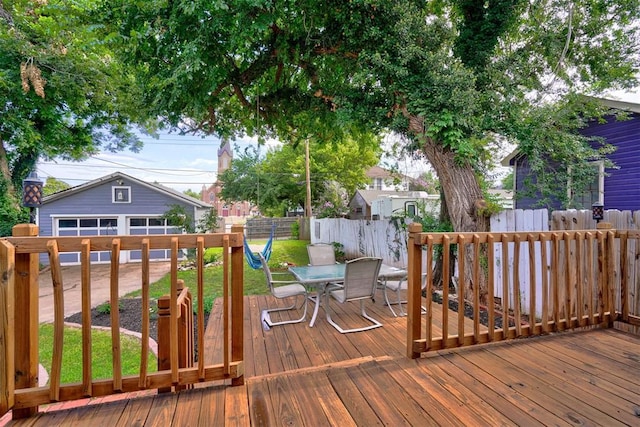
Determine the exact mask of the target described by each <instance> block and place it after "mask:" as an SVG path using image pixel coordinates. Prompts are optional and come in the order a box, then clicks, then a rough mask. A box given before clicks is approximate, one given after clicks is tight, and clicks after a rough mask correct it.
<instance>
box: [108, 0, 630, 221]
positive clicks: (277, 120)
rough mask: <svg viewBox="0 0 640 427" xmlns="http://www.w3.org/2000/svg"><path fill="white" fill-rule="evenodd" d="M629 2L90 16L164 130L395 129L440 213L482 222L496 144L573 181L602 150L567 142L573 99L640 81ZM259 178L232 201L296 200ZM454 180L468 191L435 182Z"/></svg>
mask: <svg viewBox="0 0 640 427" xmlns="http://www.w3.org/2000/svg"><path fill="white" fill-rule="evenodd" d="M639 3H640V2H639V1H638V0H629V1H619V2H602V1H600V0H577V1H572V2H570V3H567V2H566V1H563V0H550V1H546V2H524V1H523V0H496V1H490V2H477V1H473V0H451V1H436V2H416V1H413V0H397V1H387V2H372V1H350V2H344V1H342V0H328V1H324V2H313V1H303V2H298V3H295V4H292V3H291V2H287V1H284V0H275V1H273V2H266V3H265V2H239V3H238V2H236V3H234V4H233V7H230V5H229V4H228V3H227V2H214V3H212V2H209V1H204V0H196V1H194V2H191V3H189V5H188V7H185V3H184V2H132V1H127V0H104V1H103V2H101V6H102V8H101V10H100V16H102V17H103V19H104V23H105V27H104V28H105V35H107V36H108V37H107V39H108V40H109V41H110V42H113V43H114V45H115V46H117V47H119V49H118V52H119V54H120V55H121V57H122V58H124V59H125V60H126V62H127V64H130V65H131V66H132V67H136V68H137V70H138V71H140V73H141V76H142V79H143V80H144V83H145V87H144V93H143V96H142V97H141V98H140V99H141V101H142V102H143V103H144V104H145V105H149V106H150V108H152V109H153V113H154V115H155V116H157V117H163V118H165V120H166V122H167V123H168V124H169V125H170V126H174V127H178V128H180V129H181V130H183V131H189V130H193V131H199V132H204V133H212V132H218V133H220V134H222V136H231V135H240V134H244V133H248V134H250V135H259V137H260V138H261V139H263V140H264V139H266V138H269V137H278V138H279V139H280V140H281V141H288V142H291V143H292V144H293V147H294V148H295V147H296V146H297V145H300V144H301V143H302V142H303V141H305V140H307V139H309V138H313V139H315V140H317V141H322V142H324V143H326V144H327V145H330V144H331V143H334V142H340V144H339V145H342V144H343V143H344V142H345V141H346V140H347V136H351V137H352V138H353V139H354V140H358V137H357V136H358V135H360V134H363V133H366V132H369V133H373V134H378V133H380V132H382V131H384V132H386V133H395V134H396V135H398V136H399V137H400V139H401V141H402V143H403V144H404V149H405V150H406V152H407V153H410V154H412V155H415V156H416V157H419V158H426V159H427V160H428V161H429V162H430V163H431V165H432V166H433V168H434V170H435V172H436V174H437V175H438V176H439V177H440V179H441V185H442V191H443V192H444V193H445V194H446V195H447V196H448V197H447V199H448V200H452V201H453V200H456V201H455V203H457V204H460V205H461V206H450V208H451V209H450V212H451V213H452V215H454V217H453V218H452V224H453V225H454V227H456V229H461V228H464V227H467V226H468V224H480V225H482V224H485V223H486V221H484V218H473V216H474V215H475V212H476V211H477V210H476V209H475V208H474V206H473V203H475V201H476V200H477V199H478V198H481V197H482V190H481V188H480V183H479V182H475V181H474V179H475V177H476V176H478V175H480V174H483V173H486V171H487V169H488V162H489V161H490V159H491V156H490V153H491V152H492V151H493V149H494V148H495V147H494V146H492V145H491V144H490V143H491V141H493V140H496V138H495V136H496V135H501V136H502V137H503V138H501V139H500V140H507V141H509V142H512V143H517V144H520V145H521V146H522V147H523V148H524V150H525V152H533V153H534V154H540V159H544V156H545V155H547V156H551V155H553V156H554V157H555V156H556V155H558V156H560V157H562V156H564V157H562V158H561V159H559V160H558V162H559V163H558V165H559V166H558V168H557V170H565V174H567V173H569V172H566V171H567V170H569V168H567V167H566V166H568V165H572V166H574V167H573V168H571V170H572V171H573V172H571V174H574V175H576V176H575V179H576V180H575V183H576V184H578V181H580V180H581V179H582V177H581V176H579V174H580V173H579V172H577V170H580V169H581V168H582V167H583V166H584V164H585V162H586V161H588V160H593V159H594V158H600V157H599V156H601V155H602V154H604V152H602V151H600V150H595V152H594V151H591V152H589V150H588V144H587V143H588V141H586V140H584V139H581V138H579V137H576V131H577V130H578V129H579V126H575V124H576V123H577V119H576V117H578V116H580V117H582V118H583V119H584V120H587V119H588V118H590V117H596V116H595V115H594V114H593V113H594V111H593V109H590V108H585V105H584V103H579V102H576V100H577V99H579V97H578V96H577V95H578V94H594V95H598V94H600V93H602V91H604V90H607V89H620V88H630V87H633V86H634V85H637V80H636V72H637V69H638V68H639V66H640V58H639V57H638V55H637V46H638V39H639V36H640V34H639V33H640V27H638V25H637V22H638V19H639V18H640V7H639V6H640V4H639ZM301 11H303V13H302V12H301ZM611 23H615V25H613V26H612V24H611ZM576 113H580V114H576ZM584 123H585V121H583V122H582V125H584ZM363 130H364V132H363ZM332 148H333V147H332ZM313 151H314V150H312V152H313ZM576 153H577V154H576ZM344 157H345V158H348V159H349V161H351V162H353V161H354V159H357V158H358V157H357V156H353V155H350V156H349V157H347V156H344ZM545 161H546V162H549V161H550V160H549V159H547V160H541V162H545ZM539 164H540V165H542V163H539ZM355 169H358V168H355ZM540 170H542V168H540ZM259 172H262V175H260V174H258V173H254V174H253V176H252V178H250V180H251V181H250V182H252V183H253V184H254V187H256V185H255V183H256V182H260V185H259V187H260V188H261V191H260V196H259V197H258V196H257V191H254V192H253V194H254V198H246V197H240V194H241V193H240V192H236V193H235V196H236V197H239V199H237V200H252V201H254V200H255V201H259V205H260V208H261V209H263V211H264V212H267V211H268V210H269V211H272V212H276V211H280V212H282V211H283V210H284V209H285V208H286V207H287V206H297V205H301V203H300V200H301V197H300V194H301V192H300V191H299V190H300V189H298V192H296V191H294V188H293V187H292V186H291V184H292V183H291V182H290V181H285V180H284V176H285V175H284V174H285V173H292V172H294V171H292V170H290V169H286V168H284V167H282V164H279V167H277V168H271V169H263V170H260V171H259ZM312 172H313V170H312ZM321 172H322V171H321ZM268 173H282V174H283V175H281V176H280V175H278V176H277V177H273V178H269V175H267V174H268ZM294 173H295V172H294ZM297 173H300V172H297ZM452 174H453V175H455V176H456V177H461V181H463V182H464V184H462V185H456V183H455V182H454V180H452V179H443V177H445V176H447V175H449V176H450V175H452ZM321 176H322V177H323V181H329V180H330V178H329V177H328V176H327V177H325V176H324V175H321ZM257 178H259V180H258V179H257ZM567 178H569V177H568V176H567ZM571 178H574V177H573V176H572V177H571ZM269 180H272V181H274V182H273V183H269V184H268V181H269ZM231 181H232V180H227V181H225V182H229V183H230V182H231ZM335 181H338V182H341V181H340V180H337V179H336V180H335ZM556 183H557V181H556ZM573 183H574V180H573V179H572V184H573ZM285 187H286V189H287V190H289V191H290V193H286V194H289V196H287V198H286V202H280V203H281V204H280V205H279V204H278V203H277V201H280V200H283V199H278V198H277V196H276V195H281V194H285V189H284V188H285ZM345 187H346V186H345ZM547 187H548V188H549V189H551V186H550V185H547ZM556 187H557V189H564V186H563V185H561V186H557V185H556ZM272 190H273V191H272ZM460 192H464V193H465V194H464V195H463V197H455V198H454V197H452V195H454V194H459V193H460ZM263 193H264V194H263ZM319 194H322V193H321V190H320V189H318V188H315V187H314V199H315V201H316V202H319V203H315V205H321V204H322V203H324V202H325V201H329V199H328V198H323V197H320V196H318V195H319ZM230 196H234V195H233V194H231V195H230ZM229 200H231V198H229ZM330 201H331V202H332V203H335V201H333V200H330ZM460 231H471V230H462V229H461V230H460Z"/></svg>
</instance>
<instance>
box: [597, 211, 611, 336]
mask: <svg viewBox="0 0 640 427" xmlns="http://www.w3.org/2000/svg"><path fill="white" fill-rule="evenodd" d="M612 228H613V224H612V223H610V222H599V223H597V224H596V229H598V230H601V231H602V232H603V233H604V235H605V239H604V248H603V249H604V251H603V253H601V254H599V256H598V267H599V269H600V274H599V276H600V277H601V278H602V288H601V289H602V296H601V297H602V301H600V302H599V304H600V307H601V309H600V314H601V316H600V319H599V320H600V323H601V324H603V325H606V326H611V325H612V324H613V314H614V313H613V311H612V310H611V307H612V306H613V305H614V303H613V298H612V296H611V290H612V289H613V274H614V271H613V269H612V267H613V266H612V262H613V260H614V259H615V257H614V255H613V250H614V243H615V242H614V238H613V236H614V235H615V233H612ZM607 311H609V319H610V320H609V322H605V316H604V313H606V312H607ZM614 311H615V309H614Z"/></svg>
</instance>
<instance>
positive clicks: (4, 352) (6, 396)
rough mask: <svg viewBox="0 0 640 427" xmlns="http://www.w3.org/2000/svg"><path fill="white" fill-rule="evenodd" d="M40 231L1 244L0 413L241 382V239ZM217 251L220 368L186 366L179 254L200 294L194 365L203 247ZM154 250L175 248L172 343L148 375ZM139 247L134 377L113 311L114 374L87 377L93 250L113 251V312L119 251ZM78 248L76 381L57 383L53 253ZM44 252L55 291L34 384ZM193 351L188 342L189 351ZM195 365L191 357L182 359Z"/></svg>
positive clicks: (59, 323)
mask: <svg viewBox="0 0 640 427" xmlns="http://www.w3.org/2000/svg"><path fill="white" fill-rule="evenodd" d="M37 233H38V229H37V226H35V225H31V224H25V225H19V226H16V227H15V228H14V237H11V238H4V239H0V313H2V315H1V317H0V322H1V323H0V357H2V360H1V361H0V414H4V413H5V412H6V411H7V410H9V409H13V418H21V417H25V416H29V415H32V414H34V413H35V412H37V407H38V405H41V404H45V403H49V402H56V401H67V400H74V399H80V398H84V397H97V396H105V395H110V394H114V393H122V392H132V391H138V390H145V389H164V390H167V389H176V388H177V389H179V388H183V387H184V386H187V385H189V384H194V383H198V382H203V381H217V380H229V379H230V380H231V383H232V385H240V384H242V383H243V382H244V376H243V375H244V367H243V326H242V325H243V299H242V295H243V263H244V254H243V242H242V239H243V235H242V232H241V230H240V232H238V230H237V229H236V230H235V231H234V232H232V233H226V234H225V233H217V234H180V235H153V236H151V235H148V236H108V237H106V236H104V237H103V236H90V237H89V236H87V237H37ZM210 247H221V248H223V265H224V267H223V270H224V274H223V279H222V281H223V299H224V304H223V307H224V314H223V316H224V321H223V329H224V330H223V331H220V334H219V335H220V336H221V337H222V338H223V339H224V345H223V352H224V354H223V356H222V360H223V362H222V363H221V364H219V365H207V366H205V364H204V363H200V362H199V363H197V364H193V363H191V364H189V363H187V362H186V361H185V360H183V361H182V364H181V361H180V358H181V356H180V351H179V349H180V348H181V346H180V345H179V344H180V341H181V338H180V334H179V327H178V325H179V321H180V317H181V316H182V314H181V311H180V310H181V306H183V305H184V304H183V303H184V301H185V298H187V295H186V294H184V293H182V292H178V258H179V256H180V254H181V251H182V250H183V249H195V254H196V255H195V257H196V263H195V264H196V268H197V279H196V283H194V284H190V285H191V286H192V287H193V288H194V289H195V290H196V293H197V296H196V298H197V302H198V303H197V319H198V323H197V334H198V339H199V343H200V346H199V349H198V351H199V357H198V360H199V361H203V360H205V354H204V352H205V345H203V340H204V329H205V325H204V317H205V316H204V307H203V300H204V294H203V289H204V286H205V283H204V260H203V256H204V251H205V248H210ZM155 249H170V250H171V273H170V277H171V292H170V295H169V305H168V312H169V316H168V317H169V322H168V324H169V326H168V328H169V333H168V336H166V337H165V338H166V340H168V342H169V347H168V348H169V350H168V356H167V359H168V360H165V361H164V362H163V367H162V368H161V369H160V370H158V371H157V372H151V373H150V372H148V367H147V360H148V358H147V355H148V351H149V348H148V341H149V301H150V296H149V285H150V283H149V262H150V253H151V251H152V250H155ZM124 250H139V251H141V253H142V263H141V280H140V282H141V292H142V301H143V310H142V343H141V364H140V370H139V373H138V375H134V376H123V374H122V366H121V357H122V356H121V349H120V331H119V329H120V320H119V314H118V310H111V331H112V357H113V377H112V378H109V379H100V380H95V379H93V378H92V372H91V362H92V360H93V358H95V357H100V356H101V355H94V354H92V351H91V264H90V258H91V252H94V251H110V252H111V258H110V259H111V260H112V263H111V274H110V303H111V306H112V307H117V306H118V299H119V293H118V285H119V277H118V276H119V274H118V273H119V259H120V256H119V254H120V251H124ZM64 252H79V253H80V254H81V268H82V284H81V286H82V319H83V320H82V342H83V347H82V382H81V383H73V384H61V383H60V371H61V368H62V349H63V334H64V297H65V295H64V293H63V275H62V274H61V269H60V262H59V255H60V254H61V253H64ZM40 254H48V257H49V260H50V266H51V275H52V283H53V295H54V337H53V358H52V359H53V360H52V363H51V366H52V368H51V372H50V381H49V384H48V385H46V386H43V387H38V384H37V379H38V363H39V360H38V327H39V325H38V319H39V312H38V295H39V289H38V270H39V269H38V267H39V264H38V260H39V256H40ZM190 349H191V351H193V346H191V347H190ZM185 357H186V358H191V359H193V354H191V355H186V354H185V355H183V358H185Z"/></svg>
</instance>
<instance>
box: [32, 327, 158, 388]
mask: <svg viewBox="0 0 640 427" xmlns="http://www.w3.org/2000/svg"><path fill="white" fill-rule="evenodd" d="M120 350H121V352H122V353H121V355H122V375H137V374H138V373H139V371H140V340H139V339H138V338H135V337H132V336H129V335H121V336H120ZM91 351H92V354H93V356H94V357H93V359H92V361H91V371H92V377H93V379H105V378H112V377H113V365H112V357H111V332H109V331H103V330H97V329H93V330H92V334H91ZM52 357H53V324H51V323H43V324H41V325H40V363H41V364H42V366H44V368H45V369H46V370H47V372H49V373H50V372H51V361H52ZM147 366H148V368H147V369H148V371H149V372H155V371H156V370H157V366H158V362H157V359H156V356H155V355H154V354H153V353H152V352H149V358H148V365H147ZM60 377H61V378H60V382H61V383H63V384H64V383H74V382H80V381H82V330H81V329H80V328H74V327H65V328H64V344H63V352H62V372H61V374H60Z"/></svg>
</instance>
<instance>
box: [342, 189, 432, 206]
mask: <svg viewBox="0 0 640 427" xmlns="http://www.w3.org/2000/svg"><path fill="white" fill-rule="evenodd" d="M420 193H424V192H422V191H390V190H356V192H355V194H354V195H353V197H352V198H351V200H353V198H354V197H356V195H358V194H359V195H360V197H362V199H363V200H364V201H365V202H366V203H367V205H371V202H372V201H374V200H375V199H377V198H379V197H382V196H398V197H417V198H419V197H422V196H423V194H420ZM418 194H420V196H418Z"/></svg>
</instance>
